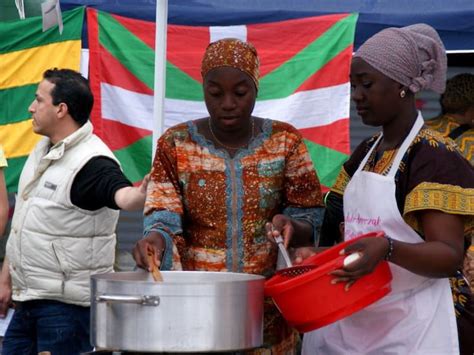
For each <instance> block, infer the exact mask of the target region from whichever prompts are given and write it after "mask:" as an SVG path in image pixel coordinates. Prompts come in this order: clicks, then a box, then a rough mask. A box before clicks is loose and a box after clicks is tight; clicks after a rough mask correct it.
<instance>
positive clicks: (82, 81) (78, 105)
mask: <svg viewBox="0 0 474 355" xmlns="http://www.w3.org/2000/svg"><path fill="white" fill-rule="evenodd" d="M43 78H44V79H46V80H48V81H49V82H50V83H52V84H55V86H54V88H53V90H52V91H51V96H52V98H53V105H59V104H60V103H61V102H63V103H65V104H66V105H67V107H68V112H69V114H70V115H71V117H72V118H73V119H74V121H76V122H77V123H78V124H79V125H80V126H82V125H84V124H85V123H86V122H87V120H88V119H89V115H90V113H91V111H92V105H93V104H94V97H93V96H92V92H91V89H90V87H89V82H88V81H87V79H86V78H84V77H83V76H82V75H81V74H80V73H78V72H76V71H74V70H71V69H58V68H54V69H48V70H46V71H45V72H44V73H43Z"/></svg>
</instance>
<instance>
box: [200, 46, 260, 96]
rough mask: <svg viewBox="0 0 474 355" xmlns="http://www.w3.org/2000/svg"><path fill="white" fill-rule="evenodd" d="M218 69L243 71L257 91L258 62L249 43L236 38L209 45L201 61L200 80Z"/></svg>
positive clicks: (255, 52)
mask: <svg viewBox="0 0 474 355" xmlns="http://www.w3.org/2000/svg"><path fill="white" fill-rule="evenodd" d="M220 67H232V68H235V69H238V70H241V71H243V72H244V73H246V74H247V75H248V76H250V77H251V78H252V80H253V82H254V83H255V87H256V88H257V90H258V78H259V74H260V69H259V67H260V61H259V59H258V55H257V50H256V49H255V47H254V46H253V45H252V44H251V43H249V42H243V41H241V40H240V39H236V38H224V39H220V40H218V41H215V42H212V43H211V44H209V46H208V47H207V49H206V52H205V53H204V57H203V59H202V64H201V75H202V78H203V79H204V78H205V77H206V74H207V73H208V72H209V71H210V70H212V69H215V68H220Z"/></svg>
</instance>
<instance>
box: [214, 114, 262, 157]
mask: <svg viewBox="0 0 474 355" xmlns="http://www.w3.org/2000/svg"><path fill="white" fill-rule="evenodd" d="M251 120H252V129H251V131H250V137H249V139H248V141H247V143H245V144H242V145H240V146H238V147H231V146H228V145H226V144H224V143H222V142H221V141H220V140H219V139H217V137H216V135H215V134H214V130H213V129H212V124H211V118H210V117H209V118H208V119H207V124H208V126H209V132H211V136H212V138H213V139H214V140H215V141H216V142H217V143H219V145H221V146H223V147H224V148H225V149H230V150H236V149H240V148H242V147H245V146H246V145H248V144H249V142H250V141H251V140H252V138H253V132H254V130H255V120H254V119H253V118H251Z"/></svg>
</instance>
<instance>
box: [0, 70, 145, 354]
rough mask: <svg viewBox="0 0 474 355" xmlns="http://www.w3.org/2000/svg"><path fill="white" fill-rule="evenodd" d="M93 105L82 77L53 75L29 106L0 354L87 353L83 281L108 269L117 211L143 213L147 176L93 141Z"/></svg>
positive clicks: (2, 280) (0, 282)
mask: <svg viewBox="0 0 474 355" xmlns="http://www.w3.org/2000/svg"><path fill="white" fill-rule="evenodd" d="M92 105H93V96H92V92H91V90H90V88H89V84H88V82H87V80H86V79H85V78H84V77H82V75H81V74H79V73H77V72H75V71H73V70H69V69H51V70H47V71H46V72H45V73H44V74H43V80H42V81H41V82H40V84H39V86H38V89H37V91H36V94H35V99H34V100H33V102H32V104H31V105H30V107H29V111H30V112H31V114H32V119H33V130H34V132H35V133H37V134H40V135H43V136H44V138H43V139H42V140H41V141H40V142H39V143H38V144H37V145H36V147H35V149H34V150H33V152H32V153H31V154H30V156H29V157H28V160H27V161H26V163H25V166H24V168H23V171H22V173H21V177H20V181H19V186H18V196H17V202H16V207H15V213H14V215H13V220H12V225H11V231H10V236H9V240H8V243H7V252H6V258H5V262H4V265H3V268H2V274H1V277H0V316H4V315H5V312H6V309H7V306H8V303H10V300H11V299H13V302H14V304H15V313H14V315H13V319H12V321H11V323H10V325H9V327H8V330H7V333H6V335H5V339H4V342H3V354H4V355H8V354H30V353H31V354H37V353H39V352H42V351H45V352H48V351H49V352H50V353H51V354H55V355H56V354H67V355H72V354H79V353H81V352H85V351H90V350H92V347H91V345H90V341H89V311H90V310H89V306H90V290H89V278H90V275H92V274H96V273H106V272H111V271H112V268H113V264H114V250H115V242H116V241H115V228H116V225H117V220H118V216H119V209H124V210H138V209H142V208H143V204H144V201H145V192H146V184H147V177H146V178H145V179H144V183H142V185H141V186H140V187H133V186H132V184H131V183H130V181H129V180H128V179H127V178H126V177H125V176H124V175H123V173H122V171H121V169H120V166H119V163H118V161H117V160H116V158H115V157H114V155H113V153H112V152H111V151H110V149H109V148H108V147H107V146H106V145H105V144H104V142H102V141H101V140H100V139H99V138H98V137H97V136H96V135H94V134H93V133H92V129H93V127H92V124H91V123H90V121H89V115H90V112H91V110H92Z"/></svg>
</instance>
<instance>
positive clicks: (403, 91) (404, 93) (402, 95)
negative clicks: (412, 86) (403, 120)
mask: <svg viewBox="0 0 474 355" xmlns="http://www.w3.org/2000/svg"><path fill="white" fill-rule="evenodd" d="M406 94H407V93H406V91H405V90H402V91H400V97H401V98H402V99H403V98H404V97H405V96H406Z"/></svg>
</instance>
